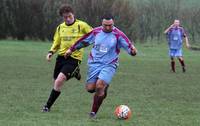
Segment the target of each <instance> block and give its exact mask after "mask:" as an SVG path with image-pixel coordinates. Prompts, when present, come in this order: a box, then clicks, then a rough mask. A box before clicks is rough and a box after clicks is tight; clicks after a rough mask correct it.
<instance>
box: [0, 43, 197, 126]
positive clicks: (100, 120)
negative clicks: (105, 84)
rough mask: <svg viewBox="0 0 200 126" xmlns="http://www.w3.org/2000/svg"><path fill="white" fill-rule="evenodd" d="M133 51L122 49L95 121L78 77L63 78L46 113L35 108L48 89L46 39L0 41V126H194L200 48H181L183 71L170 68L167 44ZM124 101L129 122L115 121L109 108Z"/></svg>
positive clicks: (50, 69) (49, 69)
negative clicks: (183, 59) (92, 118)
mask: <svg viewBox="0 0 200 126" xmlns="http://www.w3.org/2000/svg"><path fill="white" fill-rule="evenodd" d="M136 46H137V47H138V50H139V53H138V56H137V57H135V58H132V57H131V56H128V55H126V54H125V53H124V51H122V54H121V55H120V66H119V69H118V71H117V73H116V76H115V77H114V78H113V81H112V83H111V86H110V88H109V93H108V97H107V99H106V100H105V102H104V103H103V105H102V107H101V109H100V111H99V113H98V116H97V120H96V121H93V120H90V119H89V118H88V112H89V110H90V107H91V102H92V100H91V99H92V96H91V95H90V94H89V93H87V92H86V91H85V89H84V82H85V76H86V68H87V66H86V58H87V54H88V52H89V51H88V50H89V49H86V53H85V57H84V59H83V63H82V65H81V73H82V75H83V79H82V80H81V81H80V82H78V81H76V80H75V79H72V80H70V81H69V82H66V83H65V86H64V87H63V90H62V93H61V95H60V97H59V99H58V100H57V101H56V104H55V105H54V106H53V108H52V111H51V112H50V113H41V111H40V109H41V107H42V105H43V104H44V103H45V101H46V100H47V98H48V96H49V93H50V90H51V89H52V82H51V77H52V72H53V67H54V62H55V57H54V59H53V61H52V62H51V63H48V62H47V61H46V60H45V55H46V53H47V51H48V49H49V48H50V43H42V42H30V41H25V42H21V41H0V87H1V88H0V126H199V125H200V107H199V106H200V93H199V92H200V51H189V50H186V49H185V48H184V56H185V61H186V65H187V72H186V73H182V72H181V68H180V65H179V63H178V62H177V64H176V65H177V73H171V72H170V70H169V58H168V56H167V47H166V44H159V45H156V44H143V45H142V44H138V45H136ZM120 104H126V105H128V106H129V107H130V108H131V109H132V111H133V114H132V118H131V119H130V120H128V121H120V120H117V119H116V118H115V117H114V115H113V112H114V109H115V107H116V106H117V105H120Z"/></svg>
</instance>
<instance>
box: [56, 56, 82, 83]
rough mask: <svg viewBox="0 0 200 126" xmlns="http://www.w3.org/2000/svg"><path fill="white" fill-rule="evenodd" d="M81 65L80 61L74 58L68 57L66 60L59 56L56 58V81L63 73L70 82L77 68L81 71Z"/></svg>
mask: <svg viewBox="0 0 200 126" xmlns="http://www.w3.org/2000/svg"><path fill="white" fill-rule="evenodd" d="M80 63H81V61H80V60H77V59H74V58H72V57H67V59H65V58H64V56H58V57H57V58H56V64H55V68H54V74H53V77H54V79H55V80H56V78H57V77H58V75H59V73H60V72H62V73H63V74H65V76H66V77H67V80H69V79H70V78H72V74H73V72H74V71H75V70H76V69H77V68H78V69H79V64H80Z"/></svg>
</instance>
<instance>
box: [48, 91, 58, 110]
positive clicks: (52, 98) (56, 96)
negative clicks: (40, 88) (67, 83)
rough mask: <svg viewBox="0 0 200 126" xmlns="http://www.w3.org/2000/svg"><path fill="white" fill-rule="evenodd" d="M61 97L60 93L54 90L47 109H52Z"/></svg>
mask: <svg viewBox="0 0 200 126" xmlns="http://www.w3.org/2000/svg"><path fill="white" fill-rule="evenodd" d="M59 95H60V91H56V90H55V89H52V91H51V94H50V96H49V99H48V101H47V103H46V107H48V108H49V109H50V108H51V106H52V105H53V103H54V102H55V101H56V99H57V98H58V96H59Z"/></svg>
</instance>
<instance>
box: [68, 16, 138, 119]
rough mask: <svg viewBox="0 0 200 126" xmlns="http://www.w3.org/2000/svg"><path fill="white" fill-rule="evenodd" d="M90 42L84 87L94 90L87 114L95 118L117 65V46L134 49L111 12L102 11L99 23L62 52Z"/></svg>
mask: <svg viewBox="0 0 200 126" xmlns="http://www.w3.org/2000/svg"><path fill="white" fill-rule="evenodd" d="M91 44H93V48H92V50H91V52H90V54H89V58H88V73H87V82H86V90H87V91H88V92H90V93H95V94H94V97H93V105H92V109H91V112H90V114H89V116H90V117H92V118H95V117H96V113H97V111H98V109H99V107H100V105H101V104H102V102H103V100H104V99H105V98H106V94H107V89H108V86H109V84H110V83H111V80H112V77H113V76H114V74H115V72H116V69H117V67H118V60H119V53H120V48H123V49H124V50H126V52H127V53H128V54H130V55H131V56H135V55H136V53H137V50H136V48H135V46H134V45H133V44H132V43H131V41H130V40H129V39H128V38H127V36H126V35H125V34H124V33H123V32H122V31H120V30H119V29H118V28H116V27H115V26H114V20H113V16H112V15H110V14H107V15H104V16H103V18H102V26H100V27H96V28H94V29H93V30H92V31H91V32H90V33H88V34H86V35H84V36H83V37H82V38H81V39H79V40H78V41H77V42H76V43H75V44H74V45H73V46H72V47H71V48H70V49H69V50H67V51H66V53H65V56H66V57H67V56H69V55H71V54H72V52H74V51H75V50H78V49H81V48H84V47H87V46H89V45H91Z"/></svg>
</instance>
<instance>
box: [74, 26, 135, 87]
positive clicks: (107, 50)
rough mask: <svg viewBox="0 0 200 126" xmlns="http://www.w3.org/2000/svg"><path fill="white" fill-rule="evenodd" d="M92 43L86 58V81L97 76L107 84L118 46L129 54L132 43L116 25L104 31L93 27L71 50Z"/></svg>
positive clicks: (115, 63)
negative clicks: (110, 30)
mask: <svg viewBox="0 0 200 126" xmlns="http://www.w3.org/2000/svg"><path fill="white" fill-rule="evenodd" d="M91 44H93V48H92V50H91V52H90V54H89V58H88V66H89V68H88V77H87V82H88V83H89V82H90V83H92V82H95V81H96V80H97V79H98V78H100V79H102V80H104V81H105V82H106V83H107V84H109V83H110V82H111V79H112V77H113V75H114V74H115V71H116V68H117V65H118V61H119V52H120V48H124V49H125V50H126V52H127V53H128V54H130V55H131V50H132V43H131V41H130V40H129V39H128V38H127V36H126V35H125V34H124V33H123V32H121V31H120V30H119V29H117V28H116V27H113V31H112V32H110V33H106V32H104V31H103V27H102V26H101V27H97V28H94V29H93V30H92V31H91V32H90V33H88V34H87V35H85V36H83V37H82V38H81V39H80V40H78V41H77V42H76V43H75V44H74V46H72V47H71V50H72V51H73V50H76V49H80V48H82V47H86V46H88V45H91Z"/></svg>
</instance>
